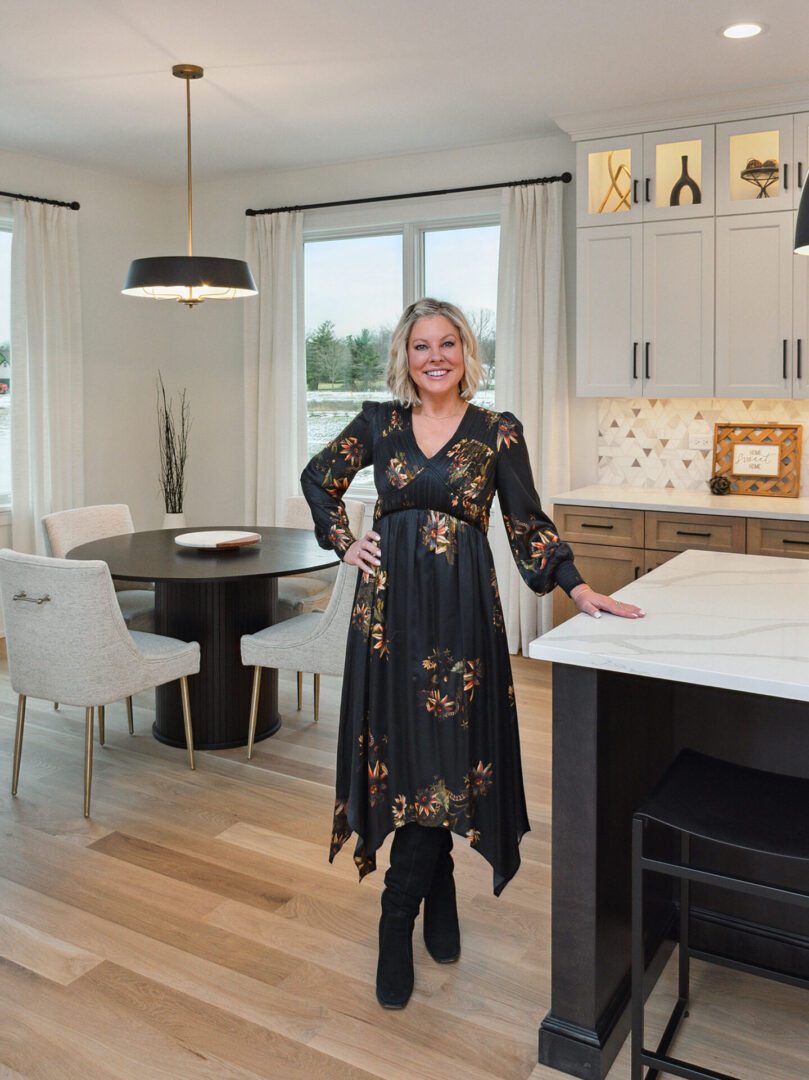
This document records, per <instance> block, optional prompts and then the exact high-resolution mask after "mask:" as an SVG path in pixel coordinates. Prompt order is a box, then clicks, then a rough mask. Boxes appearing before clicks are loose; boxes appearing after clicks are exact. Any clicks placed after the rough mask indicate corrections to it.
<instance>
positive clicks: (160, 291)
mask: <svg viewBox="0 0 809 1080" xmlns="http://www.w3.org/2000/svg"><path fill="white" fill-rule="evenodd" d="M171 73H172V75H174V76H176V77H177V78H178V79H185V107H186V139H187V157H188V169H187V174H188V175H187V180H188V254H187V255H159V256H157V257H156V258H151V259H135V260H134V262H133V263H132V265H131V266H130V267H129V273H128V274H127V276H126V282H125V283H124V287H123V289H122V290H121V291H122V292H123V293H124V295H125V296H147V297H150V298H151V299H153V300H177V301H179V303H181V304H187V305H188V307H189V308H192V307H194V306H195V305H196V304H201V303H202V301H203V300H235V299H237V298H238V297H241V296H255V295H256V293H257V292H258V289H257V288H256V283H255V281H254V280H253V275H252V274H251V273H250V267H249V266H248V265H247V263H246V262H243V261H242V260H241V259H217V258H212V257H210V256H205V255H203V256H200V255H195V254H194V246H193V228H192V212H191V210H192V187H191V81H192V79H201V78H202V76H203V70H202V68H201V67H199V66H198V65H197V64H175V65H174V67H173V68H172V69H171Z"/></svg>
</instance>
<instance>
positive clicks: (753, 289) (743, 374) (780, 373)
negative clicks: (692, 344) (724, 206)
mask: <svg viewBox="0 0 809 1080" xmlns="http://www.w3.org/2000/svg"><path fill="white" fill-rule="evenodd" d="M794 220H795V215H794V213H793V212H792V211H785V212H783V213H780V214H747V215H733V216H730V217H723V218H719V219H717V222H716V396H717V397H735V398H788V397H791V396H792V373H793V362H794V359H796V357H795V356H794V353H795V352H796V351H797V350H796V349H795V348H794V341H793V330H792V303H793V262H794V260H795V259H796V258H798V256H795V255H793V252H792V242H793V229H794Z"/></svg>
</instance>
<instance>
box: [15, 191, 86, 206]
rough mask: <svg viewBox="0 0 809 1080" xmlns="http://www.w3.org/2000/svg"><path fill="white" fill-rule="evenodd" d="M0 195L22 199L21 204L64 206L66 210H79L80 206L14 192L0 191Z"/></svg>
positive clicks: (75, 203)
mask: <svg viewBox="0 0 809 1080" xmlns="http://www.w3.org/2000/svg"><path fill="white" fill-rule="evenodd" d="M0 195H3V196H5V197H6V198H7V199H22V200H23V202H40V203H45V204H46V205H47V206H66V207H67V208H68V210H80V209H81V205H80V204H79V203H77V202H61V201H60V200H59V199H43V198H42V196H41V195H19V194H18V193H17V192H15V191H0Z"/></svg>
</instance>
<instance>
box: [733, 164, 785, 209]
mask: <svg viewBox="0 0 809 1080" xmlns="http://www.w3.org/2000/svg"><path fill="white" fill-rule="evenodd" d="M741 178H742V180H746V181H747V182H748V183H749V184H755V186H756V187H757V188H758V195H756V198H757V199H769V197H770V192H769V188H771V187H772V185H773V184H775V183H777V181H778V162H777V161H776V160H775V159H774V158H767V160H766V161H759V160H758V158H750V160H749V161H748V162H747V165H746V166H745V167H744V168H743V169H742V171H741Z"/></svg>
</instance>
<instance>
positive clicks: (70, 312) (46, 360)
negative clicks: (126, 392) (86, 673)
mask: <svg viewBox="0 0 809 1080" xmlns="http://www.w3.org/2000/svg"><path fill="white" fill-rule="evenodd" d="M78 217H79V215H78V213H77V212H76V211H75V210H68V209H67V208H66V207H63V206H46V205H44V204H42V203H35V202H26V201H22V200H15V202H14V224H13V233H12V238H11V365H12V380H13V381H12V393H11V489H12V490H11V535H12V544H13V546H14V547H15V548H16V549H17V550H18V551H27V552H35V553H39V554H43V553H44V551H45V540H44V536H43V533H42V527H41V525H40V519H41V518H42V516H43V515H44V514H50V513H52V512H53V511H56V510H68V509H71V508H72V507H75V506H81V505H82V503H83V502H84V445H83V442H84V423H83V406H84V400H83V399H84V388H83V375H82V351H81V307H80V304H81V300H80V295H79V253H78Z"/></svg>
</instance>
